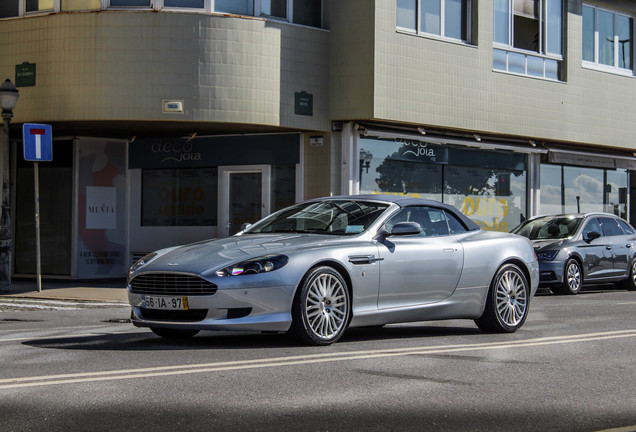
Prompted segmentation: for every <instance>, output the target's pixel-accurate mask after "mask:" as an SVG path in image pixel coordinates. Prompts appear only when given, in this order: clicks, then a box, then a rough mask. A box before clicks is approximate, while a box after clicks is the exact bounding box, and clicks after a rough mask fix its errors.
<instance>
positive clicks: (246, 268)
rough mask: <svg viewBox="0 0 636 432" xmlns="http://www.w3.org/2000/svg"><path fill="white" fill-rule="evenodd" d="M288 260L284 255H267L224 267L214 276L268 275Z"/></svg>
mask: <svg viewBox="0 0 636 432" xmlns="http://www.w3.org/2000/svg"><path fill="white" fill-rule="evenodd" d="M287 261H289V258H287V257H286V256H285V255H268V256H264V257H259V258H254V259H250V260H247V261H242V262H240V263H238V264H234V265H231V266H229V267H225V268H223V269H221V270H217V271H216V275H217V276H220V277H225V276H241V275H249V274H259V273H269V272H272V271H274V270H278V269H279V268H281V267H283V266H284V265H285V264H287Z"/></svg>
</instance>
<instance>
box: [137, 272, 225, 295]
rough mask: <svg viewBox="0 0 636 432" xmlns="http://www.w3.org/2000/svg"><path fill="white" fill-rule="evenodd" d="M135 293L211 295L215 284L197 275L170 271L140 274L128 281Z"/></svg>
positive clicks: (215, 287)
mask: <svg viewBox="0 0 636 432" xmlns="http://www.w3.org/2000/svg"><path fill="white" fill-rule="evenodd" d="M130 289H131V291H132V292H133V293H135V294H156V295H212V294H214V293H216V290H217V286H216V285H215V284H213V283H212V282H208V281H206V280H205V279H202V278H200V277H198V276H188V275H180V274H171V273H153V274H142V275H139V276H137V277H135V278H134V279H133V280H131V281H130Z"/></svg>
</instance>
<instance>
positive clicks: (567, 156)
mask: <svg viewBox="0 0 636 432" xmlns="http://www.w3.org/2000/svg"><path fill="white" fill-rule="evenodd" d="M548 158H549V161H550V162H552V163H557V164H566V165H578V166H586V167H595V168H616V162H615V161H614V159H613V158H610V157H603V156H595V155H588V154H582V153H569V152H568V153H566V152H560V151H554V150H550V153H549V154H548Z"/></svg>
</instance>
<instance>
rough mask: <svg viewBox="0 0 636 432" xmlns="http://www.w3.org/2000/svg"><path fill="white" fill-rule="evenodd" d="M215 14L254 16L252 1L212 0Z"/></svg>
mask: <svg viewBox="0 0 636 432" xmlns="http://www.w3.org/2000/svg"><path fill="white" fill-rule="evenodd" d="M214 10H215V11H216V12H227V13H232V14H238V15H254V1H253V0H214Z"/></svg>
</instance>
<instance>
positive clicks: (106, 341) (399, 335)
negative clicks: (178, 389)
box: [22, 321, 482, 351]
mask: <svg viewBox="0 0 636 432" xmlns="http://www.w3.org/2000/svg"><path fill="white" fill-rule="evenodd" d="M466 323H467V324H466V327H455V326H448V327H443V326H440V325H422V326H417V325H413V324H410V325H399V324H394V325H387V326H384V327H362V328H353V329H349V330H347V332H346V333H345V334H344V336H343V337H342V339H341V340H340V341H339V342H337V343H338V345H344V344H347V343H356V342H365V341H381V340H399V339H412V338H422V337H426V338H429V337H430V338H435V337H449V336H467V335H473V334H482V332H481V331H480V330H479V329H478V328H477V327H474V328H473V327H472V325H473V324H472V322H471V321H466ZM22 344H23V345H27V346H31V347H35V348H49V349H63V350H87V351H173V350H178V351H184V350H219V349H239V350H253V349H261V348H263V349H266V348H290V347H296V346H300V345H299V344H298V343H297V342H296V341H295V340H294V339H293V338H291V337H290V336H288V335H287V334H285V333H269V332H268V333H245V332H202V333H200V334H199V335H197V336H195V337H193V338H189V339H182V340H178V339H164V338H160V337H158V336H155V335H154V334H153V333H151V332H150V331H149V330H148V331H138V332H134V333H109V334H100V335H94V336H93V335H90V336H86V335H82V336H69V337H61V338H57V337H56V338H46V339H44V338H42V339H33V340H29V341H24V342H22ZM317 349H321V348H320V347H318V348H317Z"/></svg>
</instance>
